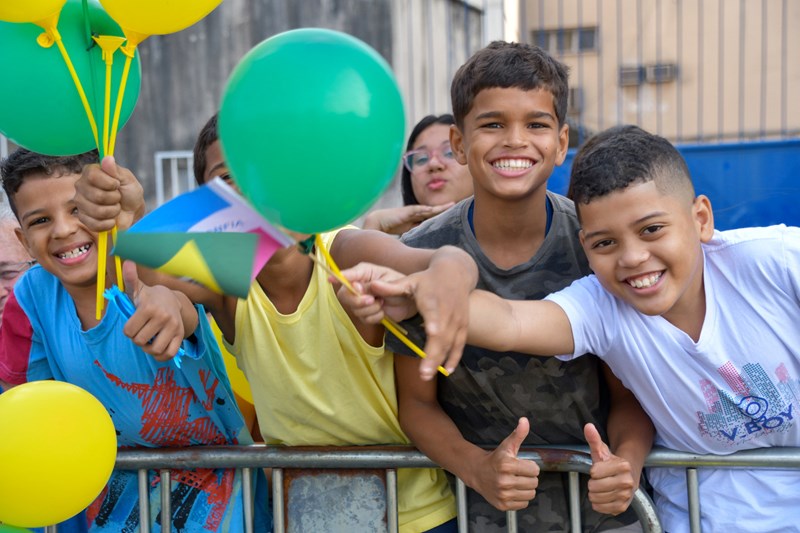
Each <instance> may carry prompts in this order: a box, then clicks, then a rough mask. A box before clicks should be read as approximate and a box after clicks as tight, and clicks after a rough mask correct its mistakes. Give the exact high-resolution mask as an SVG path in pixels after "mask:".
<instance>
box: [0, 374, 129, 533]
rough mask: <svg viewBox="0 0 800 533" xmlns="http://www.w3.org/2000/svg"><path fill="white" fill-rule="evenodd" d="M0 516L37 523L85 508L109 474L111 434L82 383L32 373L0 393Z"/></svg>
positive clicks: (110, 426) (15, 521)
mask: <svg viewBox="0 0 800 533" xmlns="http://www.w3.org/2000/svg"><path fill="white" fill-rule="evenodd" d="M0 427H2V438H0V465H2V467H0V522H3V523H6V524H15V525H17V526H20V527H43V526H47V525H51V524H56V523H58V522H62V521H64V520H67V519H68V518H71V517H72V516H75V515H76V514H78V513H79V512H80V511H82V510H83V509H84V508H86V507H87V506H88V505H89V504H90V503H92V501H94V499H95V498H97V496H98V495H99V494H100V492H101V491H102V490H103V487H105V485H106V483H107V482H108V479H109V477H111V472H112V470H113V468H114V461H115V460H116V457H117V434H116V431H115V430H114V423H113V422H112V421H111V417H110V416H109V414H108V411H106V408H105V407H103V405H102V404H101V403H100V402H99V401H98V400H97V399H96V398H95V397H94V396H92V395H91V394H89V393H88V392H86V391H85V390H83V389H82V388H80V387H77V386H75V385H72V384H70V383H64V382H62V381H33V382H30V383H26V384H24V385H20V386H18V387H14V388H13V389H11V390H9V391H7V392H5V393H3V394H2V395H0Z"/></svg>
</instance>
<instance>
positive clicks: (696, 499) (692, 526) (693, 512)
mask: <svg viewBox="0 0 800 533" xmlns="http://www.w3.org/2000/svg"><path fill="white" fill-rule="evenodd" d="M686 488H687V492H688V500H689V531H691V532H692V533H700V532H701V531H702V530H701V529H700V483H699V481H698V479H697V469H696V468H687V469H686Z"/></svg>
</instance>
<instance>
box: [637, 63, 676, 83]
mask: <svg viewBox="0 0 800 533" xmlns="http://www.w3.org/2000/svg"><path fill="white" fill-rule="evenodd" d="M677 76H678V66H677V65H676V64H674V63H661V64H656V65H647V66H646V67H645V68H644V80H645V81H646V82H647V83H667V82H670V81H674V80H675V78H676V77H677Z"/></svg>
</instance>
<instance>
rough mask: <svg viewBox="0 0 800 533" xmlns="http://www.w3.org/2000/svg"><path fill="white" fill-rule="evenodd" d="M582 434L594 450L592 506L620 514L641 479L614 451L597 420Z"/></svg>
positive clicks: (591, 449)
mask: <svg viewBox="0 0 800 533" xmlns="http://www.w3.org/2000/svg"><path fill="white" fill-rule="evenodd" d="M583 435H584V437H585V438H586V442H587V443H588V444H589V449H590V451H591V452H592V468H591V469H590V470H589V476H590V479H589V501H591V502H592V508H593V509H594V510H595V511H597V512H598V513H604V514H610V515H618V514H620V513H622V512H624V511H625V510H626V509H627V508H628V506H629V505H630V503H631V501H632V500H633V495H634V493H635V492H636V489H638V488H639V480H638V478H636V477H634V475H633V468H632V467H631V464H630V463H629V462H628V461H626V460H625V459H623V458H621V457H618V456H616V455H614V454H613V453H611V450H610V449H609V448H608V445H607V444H606V443H605V442H603V439H602V438H601V437H600V433H599V432H598V431H597V428H596V427H595V426H594V424H586V426H584V428H583Z"/></svg>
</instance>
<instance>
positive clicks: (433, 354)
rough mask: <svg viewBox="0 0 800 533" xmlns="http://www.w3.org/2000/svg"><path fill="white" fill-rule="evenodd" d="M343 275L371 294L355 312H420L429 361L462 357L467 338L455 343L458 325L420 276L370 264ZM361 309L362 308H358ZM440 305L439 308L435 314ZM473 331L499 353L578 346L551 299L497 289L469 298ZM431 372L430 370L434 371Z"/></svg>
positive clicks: (372, 315)
mask: <svg viewBox="0 0 800 533" xmlns="http://www.w3.org/2000/svg"><path fill="white" fill-rule="evenodd" d="M343 274H344V275H345V276H346V277H348V279H350V280H351V281H355V282H359V283H361V284H362V286H363V289H364V290H365V292H366V293H368V295H369V296H368V297H365V298H361V299H354V300H353V301H352V302H350V303H349V305H351V307H353V308H354V313H355V314H356V315H357V316H359V317H360V318H362V319H364V320H373V321H376V320H380V319H381V318H383V316H384V313H385V312H387V311H388V312H389V313H391V315H390V316H391V317H392V318H394V319H401V318H405V317H406V316H408V315H409V314H410V313H412V312H413V310H414V309H415V307H416V309H417V310H419V312H420V314H421V315H422V317H423V318H424V320H425V332H426V334H427V336H428V339H427V342H426V344H425V351H426V352H427V354H428V356H429V357H428V359H426V360H425V363H427V364H434V362H437V361H442V360H444V358H445V356H450V357H456V355H451V354H448V351H450V352H454V351H457V352H458V355H457V357H458V358H459V359H460V354H461V350H462V349H463V346H464V342H462V341H461V339H460V338H458V339H457V340H458V341H459V343H455V342H454V339H456V336H455V332H454V331H452V329H453V325H452V324H451V323H449V322H447V321H444V320H442V319H441V317H440V316H438V315H437V314H436V312H435V308H434V307H432V306H429V304H428V302H426V300H425V298H424V297H423V291H422V282H421V280H420V277H419V276H418V275H417V274H412V275H409V276H405V277H403V276H402V275H401V274H400V273H398V272H396V271H392V270H391V269H387V268H384V267H380V266H376V265H371V264H365V265H359V266H358V267H356V268H353V269H350V270H347V271H345V272H343ZM358 307H360V310H359V309H356V308H358ZM431 309H434V312H431ZM468 314H469V333H468V337H467V342H468V343H469V344H472V345H475V346H481V347H484V348H489V349H491V350H495V351H498V352H509V351H515V352H521V353H529V354H535V355H567V354H571V353H572V352H573V349H574V342H573V338H572V328H571V327H570V323H569V319H568V318H567V315H566V313H564V310H563V309H562V308H561V307H560V306H559V305H558V304H556V303H554V302H551V301H548V300H536V301H517V300H505V299H503V298H501V297H499V296H497V295H495V294H493V293H490V292H486V291H482V290H474V291H472V293H471V294H470V297H469V313H468ZM421 371H422V372H423V377H426V376H427V377H428V378H430V377H433V372H435V366H434V367H432V368H429V369H428V368H424V369H423V368H421ZM428 372H430V373H428Z"/></svg>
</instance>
